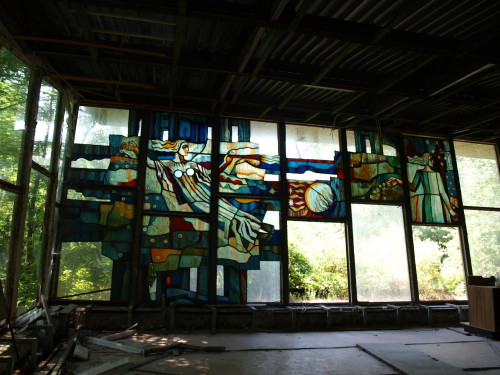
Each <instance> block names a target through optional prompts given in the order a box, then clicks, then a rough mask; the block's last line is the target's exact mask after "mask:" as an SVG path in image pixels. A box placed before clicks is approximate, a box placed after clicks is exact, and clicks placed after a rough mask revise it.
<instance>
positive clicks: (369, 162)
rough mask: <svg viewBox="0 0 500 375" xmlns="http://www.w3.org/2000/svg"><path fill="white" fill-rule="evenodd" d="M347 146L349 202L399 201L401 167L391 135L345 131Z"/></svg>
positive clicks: (401, 197) (401, 192)
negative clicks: (350, 200)
mask: <svg viewBox="0 0 500 375" xmlns="http://www.w3.org/2000/svg"><path fill="white" fill-rule="evenodd" d="M347 144H348V150H349V151H351V152H350V153H349V166H350V169H351V170H350V173H351V195H352V199H354V200H360V201H401V200H403V187H402V183H401V184H396V183H393V181H401V182H402V180H401V165H400V160H399V157H398V156H397V152H396V141H395V137H394V135H392V134H385V133H382V134H379V133H375V132H371V131H360V130H356V131H348V132H347Z"/></svg>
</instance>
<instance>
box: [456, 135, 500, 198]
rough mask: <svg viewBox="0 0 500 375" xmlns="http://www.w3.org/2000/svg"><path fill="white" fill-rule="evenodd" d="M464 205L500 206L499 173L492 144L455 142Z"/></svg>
mask: <svg viewBox="0 0 500 375" xmlns="http://www.w3.org/2000/svg"><path fill="white" fill-rule="evenodd" d="M454 145H455V154H456V157H457V167H458V173H459V177H460V190H461V192H462V201H463V204H464V205H465V206H476V207H500V175H499V174H498V163H497V158H496V150H495V146H494V145H483V144H477V143H467V142H455V143H454Z"/></svg>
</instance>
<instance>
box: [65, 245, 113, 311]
mask: <svg viewBox="0 0 500 375" xmlns="http://www.w3.org/2000/svg"><path fill="white" fill-rule="evenodd" d="M112 267H113V262H112V261H111V259H109V258H108V257H105V256H103V255H101V243H100V242H64V243H62V248H61V263H60V269H59V281H58V284H57V296H58V297H64V298H68V299H80V300H101V301H108V300H109V299H110V290H111V275H112Z"/></svg>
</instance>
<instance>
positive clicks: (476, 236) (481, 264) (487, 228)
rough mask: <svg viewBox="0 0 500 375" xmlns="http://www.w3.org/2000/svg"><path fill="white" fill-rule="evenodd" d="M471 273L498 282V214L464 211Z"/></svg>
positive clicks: (499, 243)
mask: <svg viewBox="0 0 500 375" xmlns="http://www.w3.org/2000/svg"><path fill="white" fill-rule="evenodd" d="M465 223H466V225H467V236H468V237H469V250H470V256H471V262H472V273H473V274H474V275H476V276H483V277H490V276H495V277H496V278H497V281H500V212H498V211H497V212H494V211H476V210H465Z"/></svg>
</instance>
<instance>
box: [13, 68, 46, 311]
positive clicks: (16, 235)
mask: <svg viewBox="0 0 500 375" xmlns="http://www.w3.org/2000/svg"><path fill="white" fill-rule="evenodd" d="M41 85H42V74H41V72H40V70H39V69H35V70H33V71H32V75H31V79H30V84H29V89H28V97H27V105H26V114H25V132H24V137H23V143H22V148H21V155H20V164H19V169H18V175H17V185H18V186H19V187H20V191H19V195H18V197H17V200H16V203H15V205H14V218H13V220H12V234H11V243H10V254H9V264H8V271H7V275H8V277H7V280H6V298H7V304H8V305H9V307H10V318H11V319H13V318H14V317H15V313H16V306H17V297H18V289H19V279H20V272H21V255H22V251H23V247H24V229H25V224H26V215H27V208H28V197H29V183H30V177H31V163H32V160H31V159H32V156H33V145H34V140H35V128H36V118H37V114H38V100H39V98H40V88H41Z"/></svg>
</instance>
